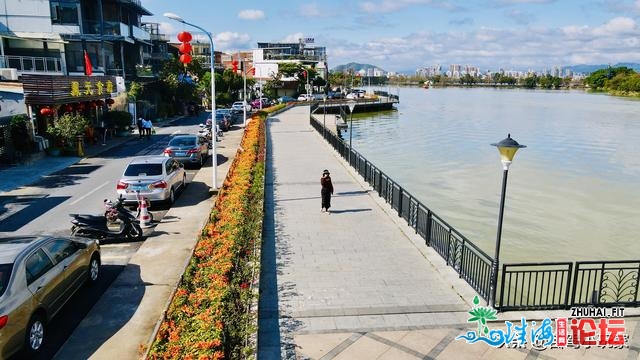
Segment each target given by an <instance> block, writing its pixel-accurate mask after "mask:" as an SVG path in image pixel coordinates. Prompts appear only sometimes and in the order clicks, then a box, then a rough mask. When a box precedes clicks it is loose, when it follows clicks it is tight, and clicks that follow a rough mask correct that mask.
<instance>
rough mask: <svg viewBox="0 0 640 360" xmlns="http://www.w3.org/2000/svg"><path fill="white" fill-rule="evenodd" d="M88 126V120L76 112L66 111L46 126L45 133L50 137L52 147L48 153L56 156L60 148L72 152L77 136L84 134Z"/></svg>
mask: <svg viewBox="0 0 640 360" xmlns="http://www.w3.org/2000/svg"><path fill="white" fill-rule="evenodd" d="M87 126H89V121H88V120H87V119H86V118H85V117H84V116H82V115H80V114H78V113H66V114H64V115H62V116H60V117H59V118H58V119H56V120H55V121H54V123H53V126H50V127H49V128H47V133H48V134H49V135H50V136H51V137H52V140H53V144H54V145H53V147H52V148H51V149H50V151H49V153H50V154H51V155H53V156H56V153H59V152H60V150H61V149H64V151H65V152H68V153H71V154H73V152H74V145H75V144H76V142H77V141H78V140H77V137H78V136H81V135H83V134H84V131H85V129H86V128H87Z"/></svg>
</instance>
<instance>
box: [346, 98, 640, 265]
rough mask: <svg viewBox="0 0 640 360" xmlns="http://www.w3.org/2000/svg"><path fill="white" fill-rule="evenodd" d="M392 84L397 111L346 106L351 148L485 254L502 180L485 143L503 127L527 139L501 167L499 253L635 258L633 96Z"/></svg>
mask: <svg viewBox="0 0 640 360" xmlns="http://www.w3.org/2000/svg"><path fill="white" fill-rule="evenodd" d="M385 90H386V89H385ZM391 92H392V93H396V92H398V94H399V96H400V101H401V102H400V104H398V105H397V111H389V112H382V113H369V114H355V115H354V120H353V123H354V125H353V147H354V149H356V150H357V151H359V152H360V153H362V154H363V155H364V156H365V157H366V158H367V159H369V160H370V161H371V162H373V163H374V164H375V165H376V166H378V167H379V168H380V169H382V171H384V172H385V173H387V174H388V175H389V176H390V177H391V178H392V179H394V180H395V181H396V182H398V183H399V184H400V185H402V186H403V187H404V188H405V189H406V190H408V191H409V192H410V193H411V194H413V195H414V196H415V197H417V198H418V199H420V200H421V201H422V203H423V204H425V205H426V206H427V207H429V208H430V209H431V210H433V211H434V212H435V213H436V214H438V215H439V216H440V217H442V218H443V219H445V221H447V222H448V223H449V224H450V225H452V226H453V227H454V228H456V229H457V230H458V231H460V232H461V233H462V234H463V235H464V236H466V237H467V238H468V239H469V240H471V241H472V242H474V243H475V244H477V245H478V246H480V247H481V248H482V249H483V250H484V251H485V252H487V254H489V255H490V256H492V257H493V254H494V249H495V237H496V226H497V218H498V207H499V200H500V190H501V181H502V165H501V163H500V158H499V154H498V151H497V149H496V148H495V147H493V146H490V144H491V143H495V142H498V141H500V140H502V139H504V138H505V137H506V136H507V133H510V134H511V137H512V138H513V139H515V140H516V141H518V142H519V143H520V144H524V145H526V146H527V147H526V148H524V149H521V150H519V151H518V153H517V154H516V156H515V159H514V161H513V164H512V165H511V167H510V169H509V178H508V185H507V197H506V205H505V214H504V222H503V233H502V247H501V256H500V257H501V259H500V260H501V262H502V263H505V262H508V263H514V262H546V261H576V260H622V259H629V260H637V259H640V241H639V240H640V235H639V234H640V101H638V100H635V99H627V98H618V97H612V96H608V95H604V94H591V93H585V92H583V91H577V90H574V91H534V90H523V89H493V88H490V89H485V88H431V89H428V90H425V89H421V88H400V89H399V90H397V91H396V90H391ZM347 131H348V130H347ZM346 135H347V136H346V137H345V138H346V139H348V133H347V134H346Z"/></svg>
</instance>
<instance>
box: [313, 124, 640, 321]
mask: <svg viewBox="0 0 640 360" xmlns="http://www.w3.org/2000/svg"><path fill="white" fill-rule="evenodd" d="M342 116H344V118H345V120H346V119H347V117H346V116H347V115H346V114H345V113H344V112H343V113H342ZM310 123H311V126H313V128H314V129H316V130H317V131H318V133H319V134H320V136H323V137H324V139H325V140H326V141H327V142H328V143H329V144H331V146H333V148H334V149H335V150H336V151H337V152H338V153H339V154H340V155H341V156H342V157H343V158H344V159H345V160H346V161H347V162H350V163H349V165H351V166H352V167H353V168H354V169H355V170H356V171H357V172H358V174H360V175H361V176H362V177H363V178H364V180H365V181H366V182H367V183H368V184H369V185H371V187H372V188H373V189H374V190H375V191H376V192H378V194H379V195H380V197H382V198H383V199H384V200H385V201H386V202H387V203H389V204H390V205H391V208H392V209H393V210H395V211H397V212H398V216H400V217H401V218H403V219H404V220H406V222H407V224H408V225H409V226H410V227H411V228H413V229H414V230H415V232H416V233H417V234H418V235H420V237H422V238H423V239H424V240H425V244H426V245H427V246H430V247H432V248H433V249H434V250H435V251H436V252H437V253H438V254H440V256H442V258H443V259H444V260H445V261H446V263H447V265H449V266H451V267H452V268H453V269H454V270H455V271H456V272H457V273H458V274H459V276H460V278H462V279H464V280H465V281H466V282H467V283H468V284H469V285H470V286H471V287H472V288H473V289H474V290H475V291H477V292H478V294H479V295H480V296H481V297H482V298H484V299H485V300H487V299H488V298H489V291H490V278H491V276H490V275H491V265H492V263H493V258H492V257H490V256H489V255H487V254H486V253H485V252H483V251H482V250H481V249H480V248H479V247H477V246H476V245H475V244H473V243H472V242H471V241H469V240H468V239H467V238H465V237H464V236H463V235H462V234H460V233H459V232H458V231H457V230H456V229H454V228H453V227H452V226H450V225H449V224H447V222H446V221H444V220H443V219H442V218H440V217H439V216H438V215H436V214H435V213H434V212H433V211H431V210H430V209H429V208H428V207H427V206H425V205H424V204H422V203H421V202H420V200H418V199H416V198H415V197H414V196H413V195H411V194H410V193H409V192H408V191H406V190H405V189H404V188H403V187H402V186H400V185H399V184H398V183H396V182H395V181H393V180H392V179H391V178H390V177H389V176H388V175H387V174H385V173H384V172H382V170H380V169H379V168H378V167H376V166H375V165H373V164H372V163H371V162H370V161H369V160H367V159H366V158H365V157H364V156H362V155H361V154H360V153H358V152H357V151H355V150H353V149H349V145H348V143H345V141H343V140H342V138H341V137H340V136H339V135H337V134H339V131H336V133H334V132H332V131H328V130H327V131H323V125H322V123H321V122H319V121H317V120H316V119H315V118H313V117H311V118H310ZM349 155H351V156H349ZM349 159H350V160H349ZM639 287H640V260H633V261H632V260H628V261H582V262H575V263H572V262H550V263H521V264H503V265H502V274H501V277H500V282H499V283H498V284H496V288H497V289H498V290H499V291H498V294H497V295H496V296H497V299H499V300H498V301H496V304H495V305H494V307H495V308H496V309H498V310H500V311H508V310H551V309H568V308H570V307H571V306H585V305H595V306H628V307H637V306H640V292H639Z"/></svg>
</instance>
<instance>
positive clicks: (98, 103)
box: [96, 100, 104, 106]
mask: <svg viewBox="0 0 640 360" xmlns="http://www.w3.org/2000/svg"><path fill="white" fill-rule="evenodd" d="M96 104H97V105H98V106H104V101H102V100H97V101H96Z"/></svg>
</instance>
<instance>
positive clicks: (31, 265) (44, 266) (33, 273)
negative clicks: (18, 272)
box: [26, 249, 53, 284]
mask: <svg viewBox="0 0 640 360" xmlns="http://www.w3.org/2000/svg"><path fill="white" fill-rule="evenodd" d="M52 267H53V263H52V262H51V259H49V257H48V256H47V254H45V252H44V250H42V249H38V251H36V252H35V253H34V254H32V255H31V256H29V258H28V259H27V262H26V268H27V284H31V283H32V282H34V281H35V280H36V279H38V278H39V277H40V276H42V275H44V274H45V273H46V272H47V271H49V269H51V268H52Z"/></svg>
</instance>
